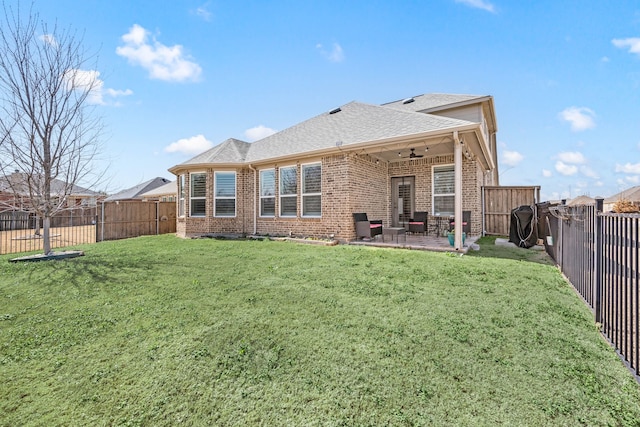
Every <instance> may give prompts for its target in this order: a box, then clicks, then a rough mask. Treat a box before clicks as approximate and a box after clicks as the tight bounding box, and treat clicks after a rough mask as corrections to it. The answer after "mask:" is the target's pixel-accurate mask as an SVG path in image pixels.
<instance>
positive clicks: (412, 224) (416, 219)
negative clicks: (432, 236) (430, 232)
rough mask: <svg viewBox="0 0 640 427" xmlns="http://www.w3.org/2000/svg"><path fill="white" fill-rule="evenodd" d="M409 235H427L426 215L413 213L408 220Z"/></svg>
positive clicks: (424, 213)
mask: <svg viewBox="0 0 640 427" xmlns="http://www.w3.org/2000/svg"><path fill="white" fill-rule="evenodd" d="M409 233H411V234H413V233H422V234H424V235H425V236H426V235H427V213H426V212H414V213H413V218H411V219H410V220H409Z"/></svg>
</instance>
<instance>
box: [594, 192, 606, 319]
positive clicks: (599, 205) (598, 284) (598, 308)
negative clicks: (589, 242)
mask: <svg viewBox="0 0 640 427" xmlns="http://www.w3.org/2000/svg"><path fill="white" fill-rule="evenodd" d="M603 205H604V199H603V198H602V197H597V198H596V211H595V212H594V213H595V216H596V218H595V219H596V235H595V245H596V253H595V257H596V259H595V263H594V272H595V275H596V277H595V279H596V280H595V288H596V289H595V301H594V303H593V306H594V307H593V308H594V311H595V316H596V323H602V243H603V242H602V215H600V214H601V213H602V209H603Z"/></svg>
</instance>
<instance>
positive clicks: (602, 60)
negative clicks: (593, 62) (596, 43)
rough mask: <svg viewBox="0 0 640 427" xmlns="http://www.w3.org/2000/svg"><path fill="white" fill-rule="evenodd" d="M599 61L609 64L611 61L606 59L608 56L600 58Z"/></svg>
mask: <svg viewBox="0 0 640 427" xmlns="http://www.w3.org/2000/svg"><path fill="white" fill-rule="evenodd" d="M600 61H601V62H609V61H611V60H610V59H609V57H608V56H603V57H602V58H600Z"/></svg>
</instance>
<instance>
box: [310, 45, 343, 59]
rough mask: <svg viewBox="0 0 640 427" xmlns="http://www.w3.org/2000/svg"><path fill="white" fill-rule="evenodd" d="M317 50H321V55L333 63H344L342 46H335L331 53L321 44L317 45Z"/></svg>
mask: <svg viewBox="0 0 640 427" xmlns="http://www.w3.org/2000/svg"><path fill="white" fill-rule="evenodd" d="M316 48H317V49H318V50H320V53H321V54H322V56H324V57H325V58H327V59H328V60H329V61H331V62H342V61H344V51H343V50H342V46H340V45H339V44H338V43H334V44H333V48H332V49H331V51H330V52H327V51H326V50H325V49H324V47H323V46H322V44H320V43H318V44H317V45H316Z"/></svg>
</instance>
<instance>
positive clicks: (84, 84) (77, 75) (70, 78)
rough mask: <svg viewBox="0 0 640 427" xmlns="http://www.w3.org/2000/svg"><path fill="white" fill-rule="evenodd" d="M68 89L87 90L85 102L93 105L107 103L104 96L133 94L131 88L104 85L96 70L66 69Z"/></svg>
mask: <svg viewBox="0 0 640 427" xmlns="http://www.w3.org/2000/svg"><path fill="white" fill-rule="evenodd" d="M64 79H65V81H66V83H67V89H68V90H80V91H88V92H89V94H88V96H87V103H89V104H93V105H107V104H108V103H107V102H106V101H105V100H104V98H105V96H108V97H111V98H117V97H121V96H129V95H132V94H133V91H131V89H126V90H117V89H110V88H105V87H104V81H102V80H101V79H100V72H99V71H96V70H78V69H73V70H67V72H66V73H65V74H64Z"/></svg>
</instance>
